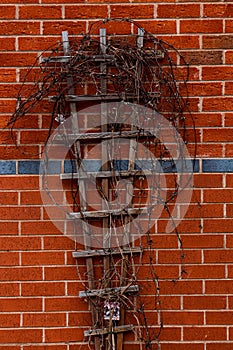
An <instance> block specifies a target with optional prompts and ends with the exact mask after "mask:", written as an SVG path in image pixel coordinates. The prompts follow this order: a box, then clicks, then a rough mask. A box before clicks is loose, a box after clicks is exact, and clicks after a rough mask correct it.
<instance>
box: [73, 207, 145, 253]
mask: <svg viewBox="0 0 233 350" xmlns="http://www.w3.org/2000/svg"><path fill="white" fill-rule="evenodd" d="M144 210H146V211H148V208H147V207H140V208H125V209H116V210H107V209H104V210H95V211H83V212H73V213H69V214H67V217H68V218H72V219H82V218H108V217H109V216H110V215H112V216H120V215H123V216H125V215H134V214H139V213H141V212H142V211H144ZM104 248H105V249H108V248H109V247H104Z"/></svg>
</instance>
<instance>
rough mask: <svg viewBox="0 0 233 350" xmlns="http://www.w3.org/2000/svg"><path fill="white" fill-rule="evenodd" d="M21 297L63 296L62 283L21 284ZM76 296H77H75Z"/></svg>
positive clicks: (63, 288) (63, 287) (63, 285)
mask: <svg viewBox="0 0 233 350" xmlns="http://www.w3.org/2000/svg"><path fill="white" fill-rule="evenodd" d="M22 295H23V296H57V295H61V296H62V295H65V284H64V282H33V283H26V282H24V283H22ZM76 295H77V294H76Z"/></svg>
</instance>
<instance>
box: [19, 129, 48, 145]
mask: <svg viewBox="0 0 233 350" xmlns="http://www.w3.org/2000/svg"><path fill="white" fill-rule="evenodd" d="M47 138H48V131H44V130H36V131H21V133H20V143H21V144H26V143H30V144H41V143H42V144H44V143H45V142H46V140H47Z"/></svg>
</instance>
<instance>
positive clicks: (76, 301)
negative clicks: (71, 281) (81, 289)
mask: <svg viewBox="0 0 233 350" xmlns="http://www.w3.org/2000/svg"><path fill="white" fill-rule="evenodd" d="M45 310H46V311H49V312H50V311H80V310H82V311H85V310H86V311H87V310H88V304H87V303H85V301H83V300H82V299H80V298H77V297H66V298H62V299H61V298H46V299H45Z"/></svg>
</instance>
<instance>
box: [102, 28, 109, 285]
mask: <svg viewBox="0 0 233 350" xmlns="http://www.w3.org/2000/svg"><path fill="white" fill-rule="evenodd" d="M100 51H101V54H102V55H103V56H104V55H105V54H106V29H105V28H101V29H100ZM100 73H101V94H103V95H105V94H106V93H107V81H106V76H105V74H106V73H107V64H106V62H104V61H103V62H101V63H100ZM100 108H101V131H102V132H106V131H108V116H107V108H108V106H107V103H105V102H101V107H100ZM109 152H111V150H109V149H108V146H107V141H105V142H103V143H102V146H101V157H102V159H101V163H102V171H105V170H109V163H108V161H109V160H110V159H109ZM108 187H109V180H108V178H105V179H103V180H102V196H103V198H104V199H103V201H102V203H103V204H102V209H103V210H109V205H108V200H109V188H108ZM110 247H111V237H110V236H109V218H104V219H103V248H104V249H109V248H110ZM103 261H104V274H105V275H106V274H108V271H109V268H110V258H109V256H106V257H104V258H103ZM106 276H107V275H106ZM109 286H110V281H109V280H105V284H104V288H107V287H109Z"/></svg>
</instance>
